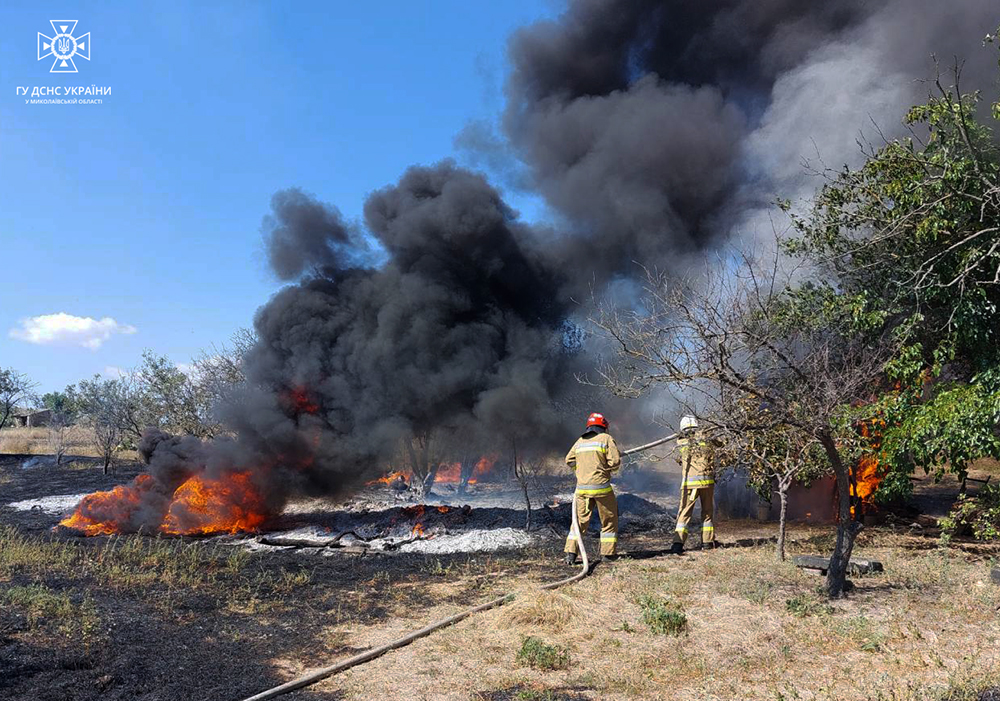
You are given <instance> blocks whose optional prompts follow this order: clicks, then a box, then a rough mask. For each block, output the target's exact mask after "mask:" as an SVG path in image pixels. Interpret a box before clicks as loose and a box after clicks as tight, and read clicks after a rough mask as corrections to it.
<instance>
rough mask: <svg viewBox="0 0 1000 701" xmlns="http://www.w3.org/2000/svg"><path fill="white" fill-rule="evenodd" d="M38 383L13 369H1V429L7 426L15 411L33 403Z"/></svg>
mask: <svg viewBox="0 0 1000 701" xmlns="http://www.w3.org/2000/svg"><path fill="white" fill-rule="evenodd" d="M35 387H37V385H36V383H34V382H32V381H31V380H29V379H28V376H27V375H24V374H22V373H20V372H17V371H16V370H14V369H13V368H7V369H2V368H0V429H2V428H3V427H4V426H6V425H7V422H8V421H9V420H10V417H11V415H12V414H13V413H14V410H15V409H17V408H18V407H20V406H22V405H23V404H26V403H28V402H31V401H33V398H34V395H33V392H34V390H35Z"/></svg>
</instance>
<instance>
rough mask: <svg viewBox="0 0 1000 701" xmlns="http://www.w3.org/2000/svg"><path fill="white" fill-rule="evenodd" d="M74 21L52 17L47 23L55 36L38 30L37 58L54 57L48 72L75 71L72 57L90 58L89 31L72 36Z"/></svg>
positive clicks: (74, 26) (75, 21)
mask: <svg viewBox="0 0 1000 701" xmlns="http://www.w3.org/2000/svg"><path fill="white" fill-rule="evenodd" d="M76 23H77V20H75V19H53V20H49V24H51V25H52V30H53V31H54V32H55V36H51V37H50V36H46V35H44V34H42V33H41V32H38V60H39V61H41V60H42V59H43V58H48V57H49V56H52V57H54V60H53V61H52V68H50V69H49V73H76V72H77V69H76V62H75V61H74V60H73V59H74V58H76V57H79V58H82V59H86V60H87V61H89V60H90V32H87V33H86V34H83V35H81V36H78V37H74V36H73V32H74V31H75V30H76Z"/></svg>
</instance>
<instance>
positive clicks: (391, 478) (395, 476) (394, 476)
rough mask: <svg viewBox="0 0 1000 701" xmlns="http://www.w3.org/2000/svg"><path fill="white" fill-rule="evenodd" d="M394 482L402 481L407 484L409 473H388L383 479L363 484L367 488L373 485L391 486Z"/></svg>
mask: <svg viewBox="0 0 1000 701" xmlns="http://www.w3.org/2000/svg"><path fill="white" fill-rule="evenodd" d="M396 480H403V481H404V482H409V481H410V473H409V472H403V471H402V470H396V471H395V472H390V473H389V474H388V475H386V476H385V477H379V478H378V479H375V480H372V481H371V482H365V484H366V485H368V486H371V485H373V484H392V483H393V482H395V481H396Z"/></svg>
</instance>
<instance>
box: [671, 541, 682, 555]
mask: <svg viewBox="0 0 1000 701" xmlns="http://www.w3.org/2000/svg"><path fill="white" fill-rule="evenodd" d="M682 552H684V545H683V543H674V544H673V545H671V546H670V554H671V555H680V554H681V553H682Z"/></svg>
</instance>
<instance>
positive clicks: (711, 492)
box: [674, 484, 715, 544]
mask: <svg viewBox="0 0 1000 701" xmlns="http://www.w3.org/2000/svg"><path fill="white" fill-rule="evenodd" d="M699 499H700V500H701V542H702V543H714V542H715V527H714V526H713V525H712V511H713V509H714V504H715V486H714V485H711V484H710V485H708V486H705V487H693V488H690V487H689V488H685V489H682V490H681V508H680V509H679V510H678V511H677V527H676V528H675V529H674V542H675V543H682V544H683V543H684V541H686V540H687V536H688V524H689V523H691V516H692V515H693V514H694V504H695V502H696V501H697V500H699Z"/></svg>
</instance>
